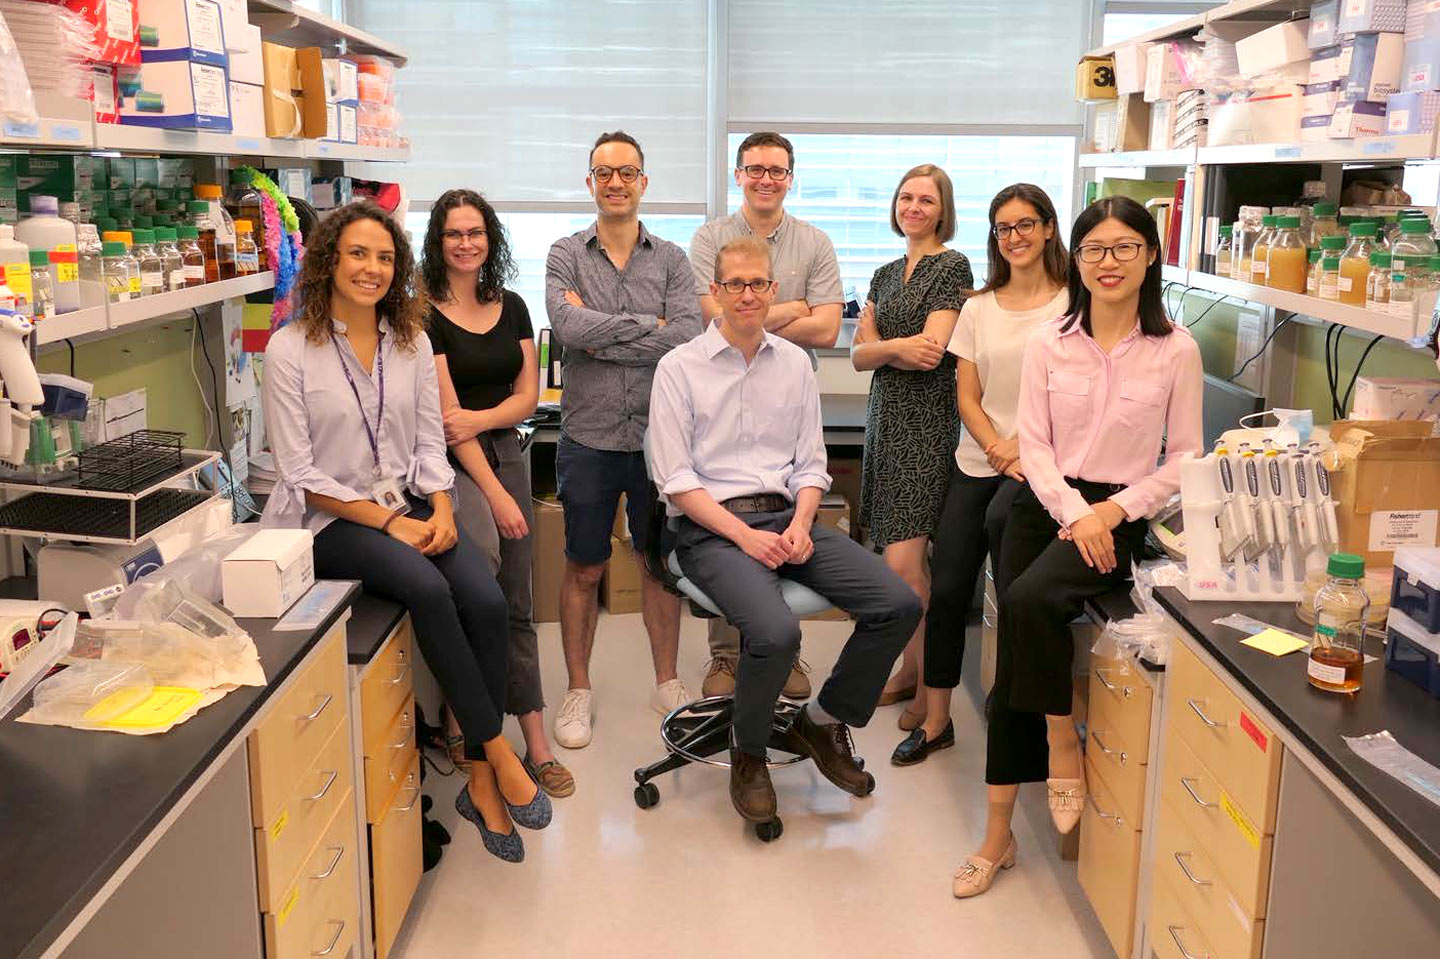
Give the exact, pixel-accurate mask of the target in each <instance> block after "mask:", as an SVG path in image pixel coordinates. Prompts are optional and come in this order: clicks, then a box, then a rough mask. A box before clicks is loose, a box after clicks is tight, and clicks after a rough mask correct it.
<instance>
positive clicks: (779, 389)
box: [649, 323, 830, 516]
mask: <svg viewBox="0 0 1440 959" xmlns="http://www.w3.org/2000/svg"><path fill="white" fill-rule="evenodd" d="M649 447H650V468H651V475H652V476H653V477H654V479H655V482H656V484H657V485H658V486H659V487H660V492H661V494H663V495H664V496H666V497H667V508H668V510H669V512H670V514H671V515H672V516H673V515H677V514H678V513H679V510H677V509H676V508H675V507H673V506H668V497H670V496H673V495H674V494H676V493H684V492H686V491H687V490H693V489H702V488H703V489H704V490H705V491H706V492H707V493H709V494H710V495H711V496H713V497H714V498H715V499H716V500H717V501H720V502H723V501H725V500H727V499H730V498H732V497H735V496H754V495H757V494H760V493H778V494H780V495H782V496H784V497H786V498H787V499H789V500H791V501H792V502H793V501H794V499H795V496H796V494H797V493H799V492H800V490H802V489H804V488H805V487H807V486H814V487H817V488H819V489H820V490H821V491H822V492H824V491H826V490H829V489H830V474H829V472H828V471H827V470H826V461H825V436H824V430H823V427H822V426H821V422H820V388H819V387H818V386H817V385H816V382H815V373H814V371H813V370H811V369H810V357H809V354H807V353H806V352H805V350H803V349H802V348H800V347H798V346H796V345H795V344H794V343H791V342H789V341H788V340H785V339H781V338H780V337H778V336H776V335H774V334H773V333H766V334H765V339H764V341H763V342H762V343H761V345H760V349H759V351H758V352H757V353H756V354H755V358H754V359H753V360H751V362H750V364H749V366H746V364H745V357H744V355H743V354H742V353H741V352H740V351H739V350H738V349H736V348H735V347H733V346H731V345H730V342H729V341H728V340H726V339H725V337H724V335H723V334H722V333H721V332H720V327H719V324H718V323H715V324H711V325H710V326H709V327H708V328H707V329H706V330H705V332H704V333H702V334H700V335H699V336H697V337H696V338H695V339H693V340H691V341H690V342H688V343H686V344H684V345H683V346H677V347H676V348H675V349H673V350H671V351H670V352H669V353H667V354H666V355H665V356H664V358H663V359H661V360H660V363H659V365H658V366H656V368H655V384H654V387H653V389H652V391H651V394H650V433H649Z"/></svg>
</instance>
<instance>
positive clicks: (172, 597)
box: [113, 574, 249, 637]
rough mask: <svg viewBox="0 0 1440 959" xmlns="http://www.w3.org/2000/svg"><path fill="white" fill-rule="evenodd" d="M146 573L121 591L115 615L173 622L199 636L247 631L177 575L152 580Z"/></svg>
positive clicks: (143, 620)
mask: <svg viewBox="0 0 1440 959" xmlns="http://www.w3.org/2000/svg"><path fill="white" fill-rule="evenodd" d="M154 579H155V577H154V576H153V574H152V575H151V576H146V577H145V578H143V579H140V580H137V581H136V582H135V584H134V585H133V586H131V587H130V588H129V589H127V590H126V591H125V592H123V593H121V594H120V600H119V602H117V603H116V604H115V610H114V613H113V618H114V619H120V620H135V621H137V622H142V623H176V624H178V625H180V626H183V627H185V628H186V629H188V630H190V631H191V632H193V633H196V634H198V635H200V636H211V637H214V636H230V635H240V636H248V635H249V634H248V633H246V632H245V630H244V629H242V628H241V626H240V624H239V623H237V622H235V620H234V619H233V618H232V617H231V616H230V614H229V613H227V612H225V610H223V609H221V608H220V607H219V606H216V605H215V604H214V603H212V602H210V601H209V600H207V599H206V598H205V597H203V596H201V595H200V594H199V593H197V592H195V591H194V590H193V589H191V588H190V587H189V586H187V585H186V584H185V583H182V582H180V581H179V580H176V579H170V578H166V579H162V580H160V581H158V582H156V581H154Z"/></svg>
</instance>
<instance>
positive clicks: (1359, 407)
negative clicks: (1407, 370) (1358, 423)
mask: <svg viewBox="0 0 1440 959" xmlns="http://www.w3.org/2000/svg"><path fill="white" fill-rule="evenodd" d="M1350 418H1351V419H1357V420H1434V419H1440V380H1422V379H1407V378H1403V377H1380V376H1362V377H1360V378H1359V379H1358V380H1356V381H1355V405H1354V407H1353V408H1352V410H1351V413H1350Z"/></svg>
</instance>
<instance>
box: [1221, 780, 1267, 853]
mask: <svg viewBox="0 0 1440 959" xmlns="http://www.w3.org/2000/svg"><path fill="white" fill-rule="evenodd" d="M1220 808H1221V809H1223V810H1225V815H1227V816H1229V817H1230V821H1231V822H1233V823H1234V824H1235V828H1236V829H1238V830H1240V835H1242V836H1244V837H1245V841H1246V842H1248V843H1249V844H1250V845H1251V846H1252V847H1254V848H1256V849H1259V848H1260V830H1258V829H1256V828H1255V827H1254V826H1252V825H1251V824H1250V820H1249V819H1247V818H1245V814H1244V813H1243V812H1241V811H1240V807H1239V806H1237V805H1235V803H1234V802H1233V801H1232V800H1231V799H1230V796H1229V795H1228V794H1226V793H1225V792H1223V791H1222V792H1221V793H1220Z"/></svg>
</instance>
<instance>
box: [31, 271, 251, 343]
mask: <svg viewBox="0 0 1440 959" xmlns="http://www.w3.org/2000/svg"><path fill="white" fill-rule="evenodd" d="M274 286H275V274H274V273H271V272H268V271H267V272H265V273H256V274H254V275H253V276H237V277H236V278H235V279H233V280H221V281H219V282H218V283H206V284H205V285H204V286H194V287H189V288H187V289H183V290H176V291H175V292H173V293H156V294H155V295H153V296H145V297H141V298H140V299H138V300H129V301H128V302H125V303H111V304H109V306H108V311H109V317H110V323H109V328H110V329H112V330H117V329H120V328H122V327H126V326H133V325H135V324H136V323H143V322H145V321H146V320H152V319H156V318H158V317H162V316H171V315H173V314H176V313H185V312H188V311H189V310H198V309H200V308H202V307H206V306H210V305H212V304H214V303H219V302H221V301H223V300H228V299H230V298H231V297H236V296H245V295H246V294H247V293H259V292H260V291H261V290H268V289H271V288H273V287H274ZM41 325H42V327H43V325H44V324H41ZM42 342H43V341H42Z"/></svg>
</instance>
